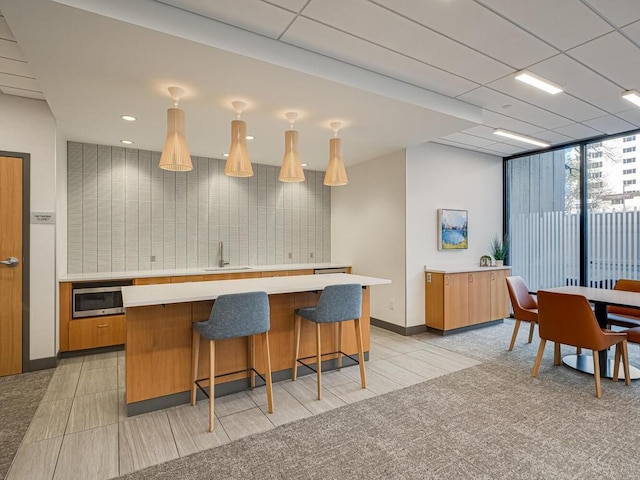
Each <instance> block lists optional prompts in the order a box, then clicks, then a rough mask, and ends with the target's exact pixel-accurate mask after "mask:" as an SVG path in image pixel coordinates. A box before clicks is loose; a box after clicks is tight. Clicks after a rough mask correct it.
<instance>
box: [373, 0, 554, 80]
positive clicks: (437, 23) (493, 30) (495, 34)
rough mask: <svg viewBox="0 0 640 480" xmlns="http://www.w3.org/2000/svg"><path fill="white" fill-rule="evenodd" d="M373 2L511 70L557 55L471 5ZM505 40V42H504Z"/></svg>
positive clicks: (415, 0) (424, 1)
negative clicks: (493, 59) (499, 62)
mask: <svg viewBox="0 0 640 480" xmlns="http://www.w3.org/2000/svg"><path fill="white" fill-rule="evenodd" d="M374 2H375V3H377V4H379V5H384V6H385V7H387V8H388V9H390V10H393V11H395V12H397V13H399V14H401V15H403V16H405V17H407V18H410V19H412V20H415V21H416V22H418V23H420V24H422V25H425V26H427V27H429V28H431V29H433V30H436V31H437V32H440V33H442V34H444V35H446V36H448V37H450V38H453V39H455V40H457V41H459V42H461V43H464V44H465V45H468V46H471V47H473V48H474V49H476V50H479V51H481V52H483V53H485V54H486V55H489V56H491V57H493V58H495V59H497V60H500V61H501V62H504V63H506V64H508V65H511V66H512V67H514V68H524V67H526V66H528V65H531V64H532V63H536V62H539V61H540V60H542V59H544V58H548V57H550V56H552V55H555V54H557V53H558V52H557V50H556V49H554V48H553V47H550V46H549V45H547V44H546V43H544V42H542V41H541V40H538V39H537V38H535V37H534V36H533V35H531V34H529V33H527V32H525V31H524V30H522V29H521V28H519V27H517V26H515V25H514V24H513V23H511V22H509V21H507V20H505V19H504V18H502V17H500V16H498V15H496V14H495V13H493V12H492V11H490V10H488V9H486V8H484V7H483V6H481V5H479V4H478V3H475V2H443V1H442V0H374ZM506 38H508V39H509V41H507V42H506V41H505V39H506Z"/></svg>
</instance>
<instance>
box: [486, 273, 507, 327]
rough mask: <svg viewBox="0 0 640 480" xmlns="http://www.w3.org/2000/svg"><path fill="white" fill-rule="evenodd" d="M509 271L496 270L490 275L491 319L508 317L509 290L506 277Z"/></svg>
mask: <svg viewBox="0 0 640 480" xmlns="http://www.w3.org/2000/svg"><path fill="white" fill-rule="evenodd" d="M509 272H510V270H496V271H495V272H492V273H491V319H492V320H497V319H500V318H506V317H508V316H509V290H507V282H506V280H505V279H506V277H507V276H508V275H509Z"/></svg>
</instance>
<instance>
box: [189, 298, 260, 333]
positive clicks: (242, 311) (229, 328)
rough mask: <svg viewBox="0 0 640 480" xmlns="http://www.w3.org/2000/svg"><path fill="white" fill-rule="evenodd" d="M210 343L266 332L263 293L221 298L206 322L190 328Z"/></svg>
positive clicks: (216, 302)
mask: <svg viewBox="0 0 640 480" xmlns="http://www.w3.org/2000/svg"><path fill="white" fill-rule="evenodd" d="M193 328H195V329H196V330H197V331H198V333H199V334H200V335H201V336H203V337H204V338H207V339H209V340H219V339H222V338H235V337H246V336H248V335H256V334H258V333H264V332H267V331H269V328H270V323H269V297H268V296H267V293H266V292H248V293H233V294H229V295H220V296H219V297H218V298H217V299H216V301H215V302H214V304H213V308H212V309H211V315H209V320H207V321H206V322H196V323H194V324H193Z"/></svg>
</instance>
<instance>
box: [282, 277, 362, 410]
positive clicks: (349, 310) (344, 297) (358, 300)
mask: <svg viewBox="0 0 640 480" xmlns="http://www.w3.org/2000/svg"><path fill="white" fill-rule="evenodd" d="M295 314H296V316H295V324H294V333H295V342H296V344H295V354H294V358H293V375H292V380H295V379H296V377H297V376H298V363H300V364H301V365H304V366H305V367H307V368H309V369H310V370H313V371H314V372H316V374H317V379H318V400H321V399H322V356H323V355H335V354H338V368H340V367H341V366H342V356H343V355H346V356H347V357H349V358H350V359H352V360H353V361H355V362H357V363H358V364H359V365H360V382H361V384H362V388H367V380H366V376H365V372H364V353H363V347H362V327H361V325H360V316H361V315H362V285H360V284H357V283H349V284H345V285H329V286H327V287H325V289H324V290H323V291H322V293H321V294H320V298H319V299H318V304H317V305H316V306H315V307H305V308H298V309H296V311H295ZM302 318H305V319H307V320H309V321H311V322H313V323H315V324H316V355H315V358H316V369H313V368H312V367H310V366H309V365H307V364H305V363H304V362H302V360H306V359H309V358H313V356H311V357H303V358H298V355H299V354H300V326H301V325H300V323H301V319H302ZM347 320H353V321H354V326H355V330H356V344H357V348H358V360H356V359H355V358H353V357H352V356H351V355H347V354H346V353H344V352H343V351H342V322H345V321H347ZM323 323H337V324H338V351H336V352H329V353H321V341H320V325H321V324H323Z"/></svg>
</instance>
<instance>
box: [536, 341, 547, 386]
mask: <svg viewBox="0 0 640 480" xmlns="http://www.w3.org/2000/svg"><path fill="white" fill-rule="evenodd" d="M546 344H547V341H546V340H545V339H544V338H541V339H540V346H539V347H538V355H536V361H535V363H534V364H533V377H537V376H538V370H540V362H541V361H542V355H543V354H544V346H545V345H546Z"/></svg>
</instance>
